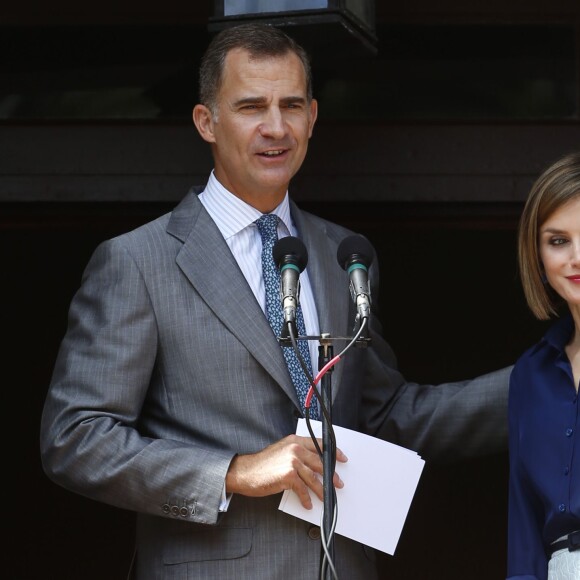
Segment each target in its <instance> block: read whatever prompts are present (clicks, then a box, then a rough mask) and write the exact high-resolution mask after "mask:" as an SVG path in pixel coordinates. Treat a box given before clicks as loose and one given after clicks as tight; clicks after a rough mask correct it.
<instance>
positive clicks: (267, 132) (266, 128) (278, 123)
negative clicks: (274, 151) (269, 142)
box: [260, 107, 286, 139]
mask: <svg viewBox="0 0 580 580" xmlns="http://www.w3.org/2000/svg"><path fill="white" fill-rule="evenodd" d="M260 133H261V134H262V135H263V136H264V137H271V138H273V139H281V138H282V137H284V135H285V134H286V125H285V123H284V117H283V115H282V112H281V111H280V109H279V107H269V108H268V111H267V113H266V116H265V118H264V119H263V122H262V124H261V125H260Z"/></svg>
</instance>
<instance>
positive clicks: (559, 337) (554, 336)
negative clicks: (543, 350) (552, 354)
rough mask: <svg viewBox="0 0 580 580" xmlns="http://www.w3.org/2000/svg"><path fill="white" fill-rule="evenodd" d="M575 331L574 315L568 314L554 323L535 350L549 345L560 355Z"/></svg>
mask: <svg viewBox="0 0 580 580" xmlns="http://www.w3.org/2000/svg"><path fill="white" fill-rule="evenodd" d="M573 331H574V321H573V320H572V315H571V314H569V313H567V314H565V315H564V316H562V317H561V318H558V319H557V320H555V321H554V322H553V324H552V325H551V326H550V328H549V329H548V330H547V332H546V334H544V337H543V338H542V340H540V341H539V343H538V345H537V347H536V349H535V350H537V349H538V348H540V347H541V346H542V345H543V344H547V345H549V346H551V347H552V348H555V349H556V350H557V351H558V352H560V353H561V352H564V349H565V348H566V345H567V344H568V342H569V341H570V337H571V336H572V332H573Z"/></svg>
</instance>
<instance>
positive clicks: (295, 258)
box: [272, 236, 308, 272]
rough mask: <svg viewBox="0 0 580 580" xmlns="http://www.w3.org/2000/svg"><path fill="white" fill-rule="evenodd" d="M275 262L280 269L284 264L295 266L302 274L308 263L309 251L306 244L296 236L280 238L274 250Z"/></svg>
mask: <svg viewBox="0 0 580 580" xmlns="http://www.w3.org/2000/svg"><path fill="white" fill-rule="evenodd" d="M272 256H273V257H274V262H275V263H276V265H277V266H278V267H279V268H280V267H281V266H282V265H283V264H288V263H292V264H295V265H296V266H297V267H298V269H299V270H300V271H301V272H302V271H303V270H304V268H306V264H307V263H308V250H307V249H306V246H305V245H304V242H303V241H302V240H301V239H299V238H296V237H294V236H286V237H285V238H280V239H279V240H278V241H277V242H276V243H275V244H274V247H273V248H272Z"/></svg>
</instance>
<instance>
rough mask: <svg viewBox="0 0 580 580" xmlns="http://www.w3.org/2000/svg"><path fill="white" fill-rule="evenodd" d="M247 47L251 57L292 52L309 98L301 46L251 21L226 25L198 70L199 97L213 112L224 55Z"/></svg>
mask: <svg viewBox="0 0 580 580" xmlns="http://www.w3.org/2000/svg"><path fill="white" fill-rule="evenodd" d="M237 48H241V49H243V50H246V51H248V53H249V54H250V56H251V57H252V58H257V59H259V58H268V57H277V56H284V55H286V54H288V53H294V54H295V55H296V56H297V57H298V58H299V59H300V61H301V62H302V65H303V67H304V74H305V78H306V95H307V98H308V101H311V100H312V72H311V67H310V59H309V56H308V54H307V53H306V51H305V50H304V48H302V46H300V45H299V44H298V43H297V42H296V41H295V40H294V39H292V38H290V37H289V36H288V35H287V34H286V33H285V32H282V30H280V29H279V28H276V27H275V26H271V25H268V24H263V23H257V22H250V23H246V24H240V25H238V26H234V27H231V28H226V29H225V30H222V31H221V32H219V33H218V34H217V35H216V36H215V37H214V38H213V39H212V41H211V42H210V43H209V46H208V47H207V50H206V52H205V54H204V56H203V58H202V61H201V66H200V70H199V99H200V102H201V103H202V104H203V105H205V106H206V107H207V108H208V109H209V110H210V111H211V112H212V115H214V116H215V114H216V113H217V95H218V93H219V90H220V88H221V84H222V79H223V71H224V65H225V61H226V56H227V55H228V53H229V52H230V51H232V50H234V49H237Z"/></svg>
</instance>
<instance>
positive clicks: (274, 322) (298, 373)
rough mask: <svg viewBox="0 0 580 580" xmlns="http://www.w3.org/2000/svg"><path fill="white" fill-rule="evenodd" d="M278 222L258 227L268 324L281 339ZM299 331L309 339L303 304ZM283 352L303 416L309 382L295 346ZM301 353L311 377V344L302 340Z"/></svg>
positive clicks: (268, 220)
mask: <svg viewBox="0 0 580 580" xmlns="http://www.w3.org/2000/svg"><path fill="white" fill-rule="evenodd" d="M278 221H279V218H278V216H277V215H276V214H272V213H270V214H264V215H263V216H262V217H261V218H259V219H258V220H257V221H256V225H257V226H258V231H259V232H260V236H261V237H262V271H263V274H264V285H265V287H266V316H267V317H268V322H269V323H270V326H271V327H272V330H273V331H274V334H275V335H276V336H277V337H280V335H281V333H282V325H283V321H284V315H283V312H282V301H281V298H280V270H279V269H278V267H277V266H276V264H275V263H274V257H273V256H272V248H273V247H274V244H275V243H276V242H277V240H278ZM296 329H297V331H298V335H299V336H306V327H305V326H304V317H303V316H302V309H301V308H300V304H298V307H297V309H296ZM281 348H282V352H283V353H284V358H285V359H286V364H287V365H288V370H289V371H290V377H291V378H292V382H293V383H294V388H295V389H296V392H297V393H298V399H299V401H300V405H301V407H302V412H304V400H305V398H306V394H307V393H308V389H309V388H310V384H309V382H308V378H307V377H306V375H305V374H304V371H303V369H302V366H301V365H300V361H299V360H298V357H297V356H296V352H295V351H294V348H293V347H292V346H286V347H281ZM298 350H299V351H300V354H301V355H302V358H303V359H304V362H305V363H306V366H307V368H308V371H309V373H310V374H311V375H312V366H311V362H310V351H309V349H308V341H306V340H299V341H298ZM310 418H311V419H318V418H319V415H318V403H317V401H316V397H313V398H312V402H311V405H310Z"/></svg>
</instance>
